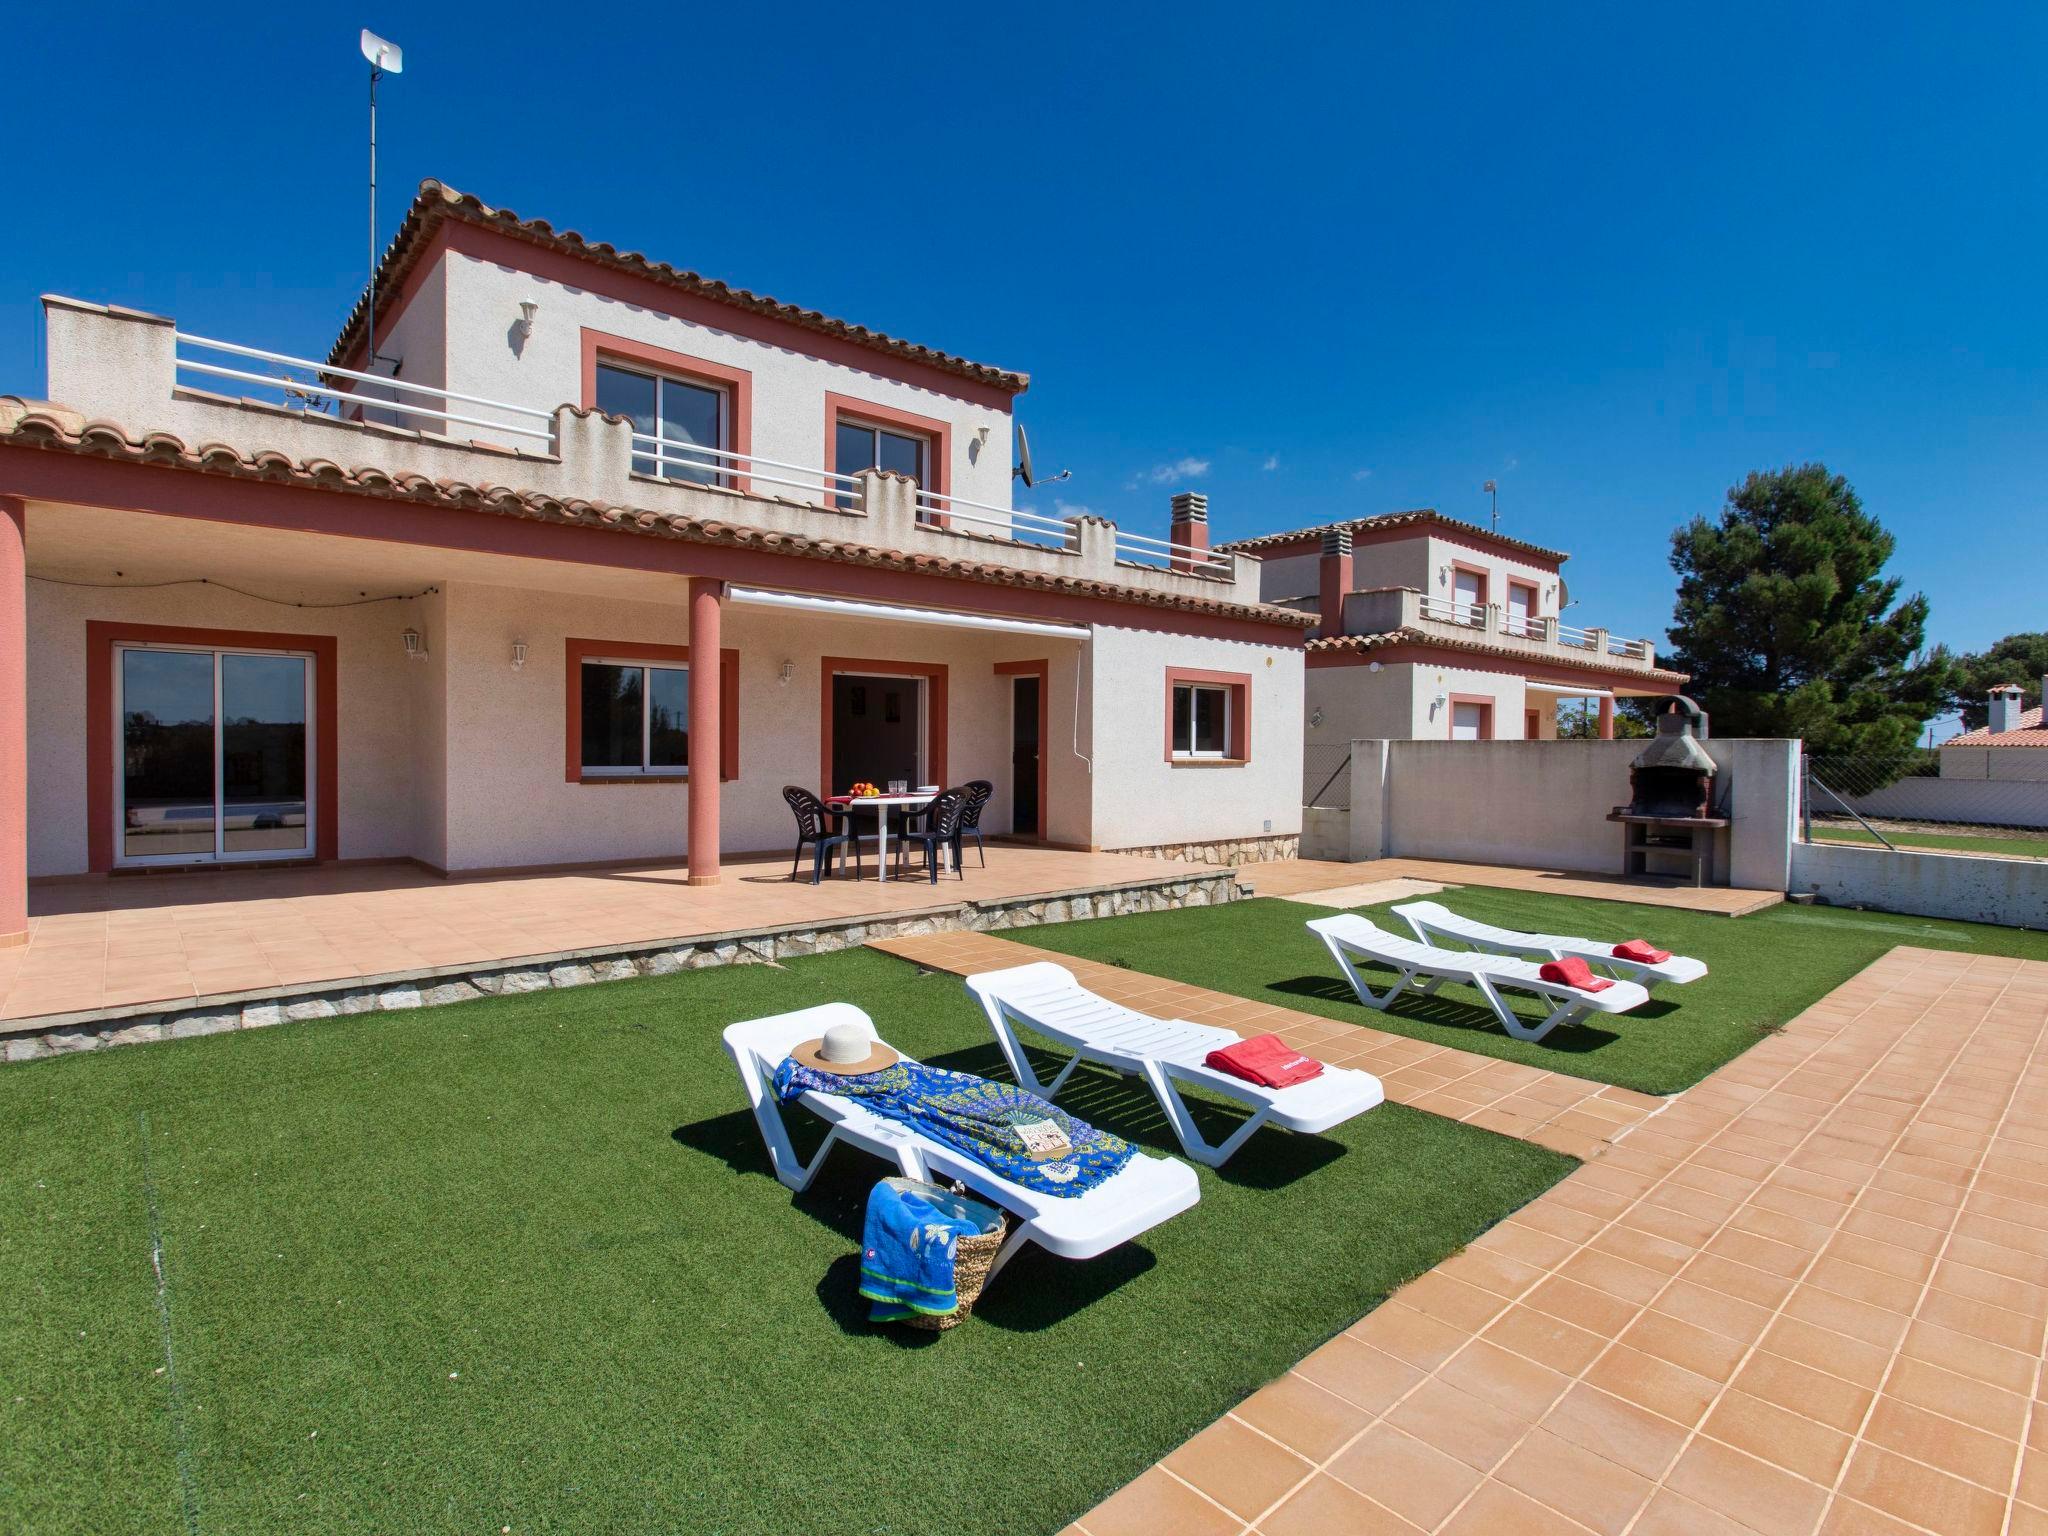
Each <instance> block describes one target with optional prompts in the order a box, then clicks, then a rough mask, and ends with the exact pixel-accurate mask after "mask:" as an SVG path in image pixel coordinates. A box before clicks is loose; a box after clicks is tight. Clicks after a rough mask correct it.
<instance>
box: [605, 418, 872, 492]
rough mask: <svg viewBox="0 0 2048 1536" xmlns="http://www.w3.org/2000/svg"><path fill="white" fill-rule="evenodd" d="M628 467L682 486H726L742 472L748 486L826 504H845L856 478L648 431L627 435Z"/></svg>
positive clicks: (854, 489) (855, 488) (857, 485)
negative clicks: (800, 493) (794, 493)
mask: <svg viewBox="0 0 2048 1536" xmlns="http://www.w3.org/2000/svg"><path fill="white" fill-rule="evenodd" d="M633 470H634V473H636V474H642V475H653V476H655V477H656V478H657V479H661V480H676V481H680V482H682V483H683V484H685V485H705V486H728V487H729V486H731V485H732V484H733V482H734V480H735V479H737V478H739V477H742V476H743V477H745V479H746V481H747V483H748V484H749V485H774V486H780V487H782V488H783V489H785V490H795V491H804V492H807V493H808V494H810V495H812V496H815V497H818V498H819V499H820V501H821V503H822V504H824V505H827V506H830V505H832V504H834V503H835V502H843V504H845V505H848V506H851V505H853V504H854V503H855V502H856V501H857V500H858V498H859V491H860V482H859V481H858V480H856V479H855V478H854V477H853V476H852V475H839V474H834V473H832V472H831V471H830V470H824V469H813V468H811V467H810V466H809V465H807V464H785V463H783V462H782V461H781V460H780V459H764V458H761V457H760V456H758V455H756V454H751V453H732V452H729V451H728V450H726V449H724V448H706V447H704V446H703V445H702V444H699V443H678V442H675V441H673V440H671V439H669V438H665V437H656V436H654V435H653V434H652V433H649V432H635V433H634V434H633Z"/></svg>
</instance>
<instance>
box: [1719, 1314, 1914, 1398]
mask: <svg viewBox="0 0 2048 1536" xmlns="http://www.w3.org/2000/svg"><path fill="white" fill-rule="evenodd" d="M1757 1349H1758V1353H1759V1354H1768V1355H1771V1356H1774V1357H1775V1358H1777V1359H1780V1360H1789V1361H1792V1362H1793V1363H1795V1364H1798V1365H1803V1366H1806V1367H1808V1368H1809V1369H1811V1370H1815V1371H1821V1372H1825V1373H1827V1374H1829V1375H1833V1376H1839V1377H1841V1378H1842V1379H1843V1380H1845V1381H1848V1382H1851V1383H1853V1384H1855V1385H1856V1386H1859V1387H1865V1388H1868V1389H1871V1390H1873V1391H1874V1390H1875V1389H1876V1388H1877V1386H1878V1384H1879V1383H1880V1382H1882V1381H1883V1380H1884V1376H1885V1372H1886V1371H1888V1370H1890V1369H1891V1363H1892V1352H1891V1351H1890V1350H1888V1349H1879V1348H1877V1346H1875V1345H1874V1344H1866V1343H1864V1342H1863V1341H1862V1340H1861V1339H1852V1338H1850V1337H1849V1336H1848V1335H1847V1334H1845V1333H1835V1332H1832V1331H1831V1330H1829V1329H1826V1328H1816V1327H1815V1326H1814V1325H1813V1324H1812V1323H1803V1322H1801V1321H1799V1319H1797V1318H1794V1317H1781V1318H1779V1319H1778V1320H1777V1321H1776V1322H1775V1323H1773V1324H1771V1326H1770V1328H1769V1329H1768V1330H1767V1331H1766V1332H1765V1333H1764V1336H1763V1338H1762V1339H1760V1340H1759V1341H1758V1344H1757ZM1755 1358H1756V1357H1755V1356H1752V1357H1751V1359H1752V1362H1754V1360H1755Z"/></svg>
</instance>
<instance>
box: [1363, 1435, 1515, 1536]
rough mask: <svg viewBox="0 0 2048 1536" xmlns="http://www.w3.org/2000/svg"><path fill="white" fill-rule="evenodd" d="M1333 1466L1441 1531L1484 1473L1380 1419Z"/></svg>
mask: <svg viewBox="0 0 2048 1536" xmlns="http://www.w3.org/2000/svg"><path fill="white" fill-rule="evenodd" d="M1329 1471H1330V1473H1331V1475H1332V1476H1334V1477H1337V1478H1340V1479H1342V1480H1343V1481H1344V1482H1345V1483H1347V1484H1349V1485H1350V1486H1351V1487H1353V1488H1356V1489H1357V1490H1358V1491H1359V1492H1360V1493H1363V1494H1365V1495H1366V1496H1368V1497H1369V1498H1371V1499H1373V1500H1375V1501H1376V1502H1378V1503H1380V1504H1384V1505H1385V1506H1386V1507H1387V1508H1388V1509H1391V1510H1392V1511H1393V1512H1394V1513H1395V1514H1397V1515H1399V1516H1400V1517H1401V1518H1402V1519H1404V1520H1407V1521H1410V1522H1411V1523H1413V1524H1415V1525H1418V1526H1421V1527H1422V1528H1423V1529H1424V1530H1435V1529H1436V1527H1437V1526H1438V1525H1440V1524H1441V1523H1442V1522H1443V1521H1444V1519H1445V1518H1446V1517H1447V1516H1448V1515H1449V1514H1450V1513H1451V1511H1452V1510H1454V1509H1456V1508H1457V1507H1458V1505H1459V1504H1461V1503H1463V1502H1464V1500H1465V1498H1466V1496H1467V1495H1469V1494H1470V1493H1471V1492H1472V1490H1473V1489H1474V1488H1477V1487H1478V1486H1479V1480H1480V1478H1481V1476H1482V1474H1481V1473H1480V1472H1478V1471H1477V1470H1476V1469H1474V1468H1472V1467H1470V1466H1467V1465H1466V1464H1465V1463H1464V1462H1462V1461H1458V1460H1456V1459H1454V1458H1453V1457H1450V1456H1446V1455H1445V1454H1444V1453H1443V1452H1442V1451H1440V1450H1437V1449H1435V1448H1434V1447H1432V1446H1429V1445H1425V1444H1424V1443H1423V1442H1422V1441H1420V1440H1418V1439H1416V1438H1415V1437H1414V1436H1412V1435H1409V1434H1406V1433H1404V1432H1403V1431H1401V1430H1399V1429H1396V1428H1395V1427H1394V1426H1392V1425H1391V1424H1387V1423H1380V1424H1375V1425H1374V1426H1373V1427H1372V1428H1371V1429H1369V1430H1367V1431H1366V1432H1365V1433H1364V1434H1363V1435H1361V1436H1360V1437H1359V1438H1358V1439H1357V1440H1356V1441H1355V1442H1353V1443H1352V1444H1351V1445H1349V1446H1347V1447H1346V1448H1345V1449H1344V1450H1343V1451H1341V1452H1340V1453H1339V1454H1338V1455H1337V1456H1336V1458H1335V1459H1334V1460H1332V1461H1331V1462H1330V1465H1329Z"/></svg>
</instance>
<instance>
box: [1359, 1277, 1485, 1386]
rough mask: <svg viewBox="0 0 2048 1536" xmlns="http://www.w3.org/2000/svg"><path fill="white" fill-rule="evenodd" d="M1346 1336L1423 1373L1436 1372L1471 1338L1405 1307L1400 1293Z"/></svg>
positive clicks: (1464, 1330)
mask: <svg viewBox="0 0 2048 1536" xmlns="http://www.w3.org/2000/svg"><path fill="white" fill-rule="evenodd" d="M1348 1334H1349V1337H1351V1338H1354V1339H1357V1340H1359V1341H1360V1342H1362V1343H1366V1344H1370V1345H1372V1346H1373V1348H1375V1349H1378V1350H1383V1351H1385V1352H1386V1353H1387V1354H1390V1355H1392V1356H1394V1357H1395V1358H1396V1359H1397V1360H1402V1361H1405V1362H1407V1363H1408V1364H1409V1365H1411V1366H1414V1367H1417V1368H1418V1369H1420V1370H1425V1371H1432V1370H1435V1369H1436V1368H1437V1367H1438V1366H1439V1365H1441V1364H1442V1363H1443V1362H1444V1361H1445V1360H1446V1359H1448V1358H1449V1357H1450V1355H1451V1354H1452V1352H1453V1351H1455V1350H1457V1349H1460V1348H1462V1347H1463V1346H1464V1344H1465V1342H1466V1341H1467V1340H1468V1339H1470V1338H1471V1337H1472V1333H1471V1331H1470V1330H1469V1329H1465V1328H1460V1327H1457V1326H1455V1325H1453V1324H1451V1323H1447V1322H1444V1321H1443V1320H1442V1319H1440V1318H1436V1317H1431V1316H1429V1315H1428V1314H1426V1313H1422V1312H1417V1311H1415V1310H1414V1309H1413V1308H1411V1307H1407V1306H1404V1305H1403V1304H1402V1303H1401V1301H1400V1300H1399V1293H1397V1294H1396V1299H1394V1300H1391V1301H1386V1302H1383V1303H1381V1304H1380V1305H1379V1306H1378V1307H1375V1308H1374V1309H1373V1310H1372V1311H1371V1312H1369V1313H1367V1314H1366V1315H1365V1316H1364V1317H1363V1318H1361V1319H1359V1321H1358V1322H1356V1323H1354V1324H1352V1326H1351V1328H1350V1329H1349V1330H1348Z"/></svg>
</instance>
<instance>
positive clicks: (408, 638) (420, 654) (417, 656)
mask: <svg viewBox="0 0 2048 1536" xmlns="http://www.w3.org/2000/svg"><path fill="white" fill-rule="evenodd" d="M398 638H399V639H400V640H401V641H402V642H404V645H405V659H406V660H407V661H421V660H424V659H425V657H426V654H427V642H426V641H425V640H423V639H421V638H420V632H419V631H418V630H416V629H410V628H409V629H407V630H406V631H405V632H404V633H403V634H401V635H400V636H399V637H398Z"/></svg>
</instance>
